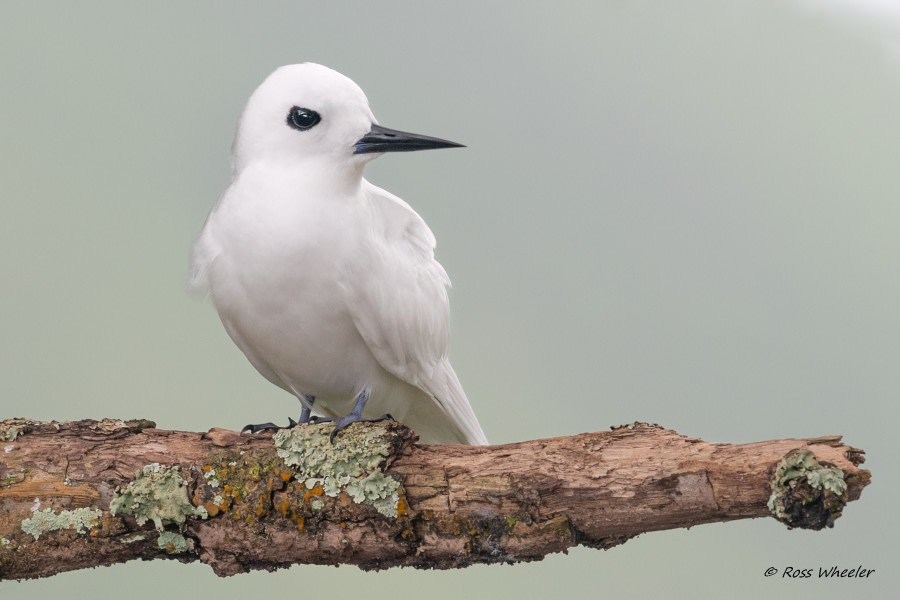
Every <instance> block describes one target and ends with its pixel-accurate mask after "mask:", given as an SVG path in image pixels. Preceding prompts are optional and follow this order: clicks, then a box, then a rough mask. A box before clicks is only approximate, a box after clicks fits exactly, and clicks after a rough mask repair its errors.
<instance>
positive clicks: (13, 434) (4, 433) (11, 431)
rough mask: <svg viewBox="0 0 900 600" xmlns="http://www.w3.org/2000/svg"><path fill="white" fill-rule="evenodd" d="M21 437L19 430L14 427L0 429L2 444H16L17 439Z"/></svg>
mask: <svg viewBox="0 0 900 600" xmlns="http://www.w3.org/2000/svg"><path fill="white" fill-rule="evenodd" d="M17 437H19V428H18V427H15V426H12V427H6V428H0V441H2V442H14V441H16V438H17Z"/></svg>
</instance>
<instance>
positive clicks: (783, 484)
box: [768, 450, 847, 521]
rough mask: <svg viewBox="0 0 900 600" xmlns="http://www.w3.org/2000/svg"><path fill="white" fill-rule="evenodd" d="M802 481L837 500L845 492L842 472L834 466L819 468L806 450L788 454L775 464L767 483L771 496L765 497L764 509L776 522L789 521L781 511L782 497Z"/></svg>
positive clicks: (782, 508) (845, 487)
mask: <svg viewBox="0 0 900 600" xmlns="http://www.w3.org/2000/svg"><path fill="white" fill-rule="evenodd" d="M804 482H805V483H806V484H808V485H809V487H810V488H812V489H813V490H819V491H821V492H830V493H831V494H833V495H834V496H836V497H838V498H840V497H843V495H844V494H845V493H846V491H847V482H846V481H845V480H844V471H843V470H841V469H839V468H838V467H823V466H822V465H820V464H819V463H818V461H816V458H815V456H813V454H812V453H811V452H809V451H808V450H803V451H794V452H791V453H790V454H788V455H787V456H785V457H784V458H783V459H782V460H781V462H780V463H778V466H777V467H776V468H775V477H774V478H773V479H772V484H771V485H772V494H771V495H770V496H769V501H768V507H769V510H770V511H772V514H774V515H775V516H776V517H777V518H778V519H779V520H782V521H784V520H787V519H789V515H788V514H787V512H786V511H785V497H786V495H787V494H788V493H789V492H790V491H791V490H795V489H797V488H798V486H800V485H801V484H803V483H804ZM809 500H810V501H811V500H813V498H810V499H809ZM838 514H839V512H838Z"/></svg>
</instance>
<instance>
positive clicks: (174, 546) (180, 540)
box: [156, 531, 188, 554]
mask: <svg viewBox="0 0 900 600" xmlns="http://www.w3.org/2000/svg"><path fill="white" fill-rule="evenodd" d="M156 545H157V546H159V548H160V550H165V551H166V552H167V553H169V554H181V553H182V552H187V551H188V542H187V540H186V539H184V536H183V535H181V534H180V533H176V532H174V531H163V532H162V533H160V534H159V539H158V540H156Z"/></svg>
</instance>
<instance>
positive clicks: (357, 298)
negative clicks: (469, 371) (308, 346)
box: [344, 180, 488, 444]
mask: <svg viewBox="0 0 900 600" xmlns="http://www.w3.org/2000/svg"><path fill="white" fill-rule="evenodd" d="M363 186H364V191H365V192H366V193H367V196H368V197H369V199H370V209H371V211H372V212H371V225H372V235H373V236H374V238H375V243H374V251H373V252H371V253H368V254H367V255H366V256H364V257H361V259H360V262H359V263H356V264H354V265H353V267H352V272H351V273H349V274H348V276H349V277H351V278H352V281H348V282H347V284H346V285H344V290H345V293H346V294H347V296H348V297H347V306H348V307H349V308H350V312H351V314H352V315H353V321H354V323H355V324H356V327H357V329H358V330H359V333H360V335H362V338H363V339H364V340H365V342H366V345H367V346H368V347H369V350H371V352H372V353H373V354H374V355H375V358H376V359H377V360H378V362H379V363H380V364H381V366H382V367H383V368H384V369H385V370H386V371H388V372H389V373H391V374H392V375H394V376H395V377H397V378H399V379H401V380H403V381H405V382H406V383H409V384H410V385H414V386H416V387H418V388H419V389H421V390H423V391H424V392H426V393H427V394H428V395H429V396H430V397H431V398H432V399H433V400H434V402H435V403H436V404H437V405H438V407H439V408H440V409H441V411H442V412H443V413H444V414H445V415H446V416H447V427H448V428H449V429H451V430H454V432H453V433H454V437H456V438H457V439H459V440H460V441H465V442H467V443H470V444H487V443H488V442H487V439H486V438H485V436H484V432H483V431H482V430H481V426H480V425H479V424H478V419H477V418H476V417H475V413H474V412H473V411H472V408H471V406H470V405H469V401H468V399H466V395H465V393H464V392H463V390H462V386H461V385H460V383H459V380H458V379H457V377H456V373H454V372H453V368H452V367H451V366H450V362H449V360H448V359H447V348H448V345H449V336H450V332H449V321H450V305H449V299H448V297H447V288H448V287H449V285H450V278H449V277H447V272H446V271H444V268H443V267H442V266H441V265H440V264H439V263H438V262H437V261H436V260H435V259H434V246H435V239H434V234H432V233H431V230H430V229H429V228H428V226H427V225H426V224H425V221H423V220H422V218H421V217H420V216H419V215H418V214H417V213H416V212H415V211H414V210H413V209H412V208H410V206H409V205H408V204H406V202H404V201H403V200H401V199H400V198H397V197H396V196H394V195H392V194H390V193H388V192H386V191H384V190H382V189H381V188H378V187H375V186H373V185H372V184H370V183H369V182H368V181H365V180H364V181H363Z"/></svg>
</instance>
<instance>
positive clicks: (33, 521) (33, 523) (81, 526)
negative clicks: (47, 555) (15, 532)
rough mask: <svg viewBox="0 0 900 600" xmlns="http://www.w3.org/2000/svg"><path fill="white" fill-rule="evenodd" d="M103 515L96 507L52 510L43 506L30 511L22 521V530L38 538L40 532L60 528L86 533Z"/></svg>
mask: <svg viewBox="0 0 900 600" xmlns="http://www.w3.org/2000/svg"><path fill="white" fill-rule="evenodd" d="M102 516H103V511H101V510H98V509H96V508H76V509H74V510H62V511H60V512H59V513H55V512H53V509H52V508H45V509H44V510H38V511H35V512H33V513H31V517H29V518H28V519H25V520H24V521H22V531H24V532H25V533H27V534H29V535H31V536H32V537H34V539H35V540H36V539H38V538H40V537H41V534H42V533H47V532H50V531H58V530H60V529H74V530H75V532H76V533H86V531H85V530H86V529H90V528H91V527H95V526H96V525H97V523H99V521H100V517H102Z"/></svg>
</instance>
